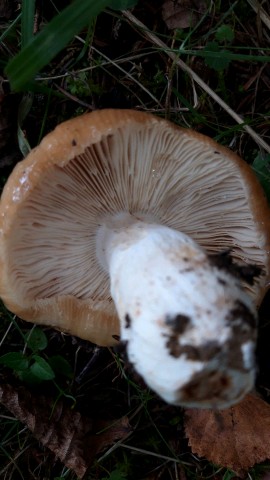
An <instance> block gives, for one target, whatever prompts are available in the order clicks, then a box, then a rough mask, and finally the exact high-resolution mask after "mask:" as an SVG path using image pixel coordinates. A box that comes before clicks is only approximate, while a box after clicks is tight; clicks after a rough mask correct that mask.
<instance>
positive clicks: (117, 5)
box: [108, 0, 138, 10]
mask: <svg viewBox="0 0 270 480" xmlns="http://www.w3.org/2000/svg"><path fill="white" fill-rule="evenodd" d="M137 3H138V0H111V1H110V3H109V4H108V7H110V8H112V9H113V10H127V9H128V8H132V7H135V5H137Z"/></svg>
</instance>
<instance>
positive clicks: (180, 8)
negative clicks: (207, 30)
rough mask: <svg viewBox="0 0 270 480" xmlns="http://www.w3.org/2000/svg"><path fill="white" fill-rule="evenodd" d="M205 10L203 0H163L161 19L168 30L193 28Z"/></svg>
mask: <svg viewBox="0 0 270 480" xmlns="http://www.w3.org/2000/svg"><path fill="white" fill-rule="evenodd" d="M206 8H207V6H206V2H205V1H204V0H176V1H175V0H165V2H164V3H163V6H162V18H163V20H164V22H165V23H166V25H167V27H168V28H169V29H170V30H173V29H174V28H189V27H194V26H195V25H196V23H197V22H198V21H199V19H200V17H201V16H202V15H203V13H205V12H206Z"/></svg>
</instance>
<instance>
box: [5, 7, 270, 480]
mask: <svg viewBox="0 0 270 480" xmlns="http://www.w3.org/2000/svg"><path fill="white" fill-rule="evenodd" d="M63 3H64V6H63ZM120 3H121V2H120V1H119V2H109V1H105V0H102V1H90V0H75V1H73V2H71V3H70V2H62V4H61V2H52V1H50V0H47V2H43V5H44V6H43V9H40V8H39V7H38V6H37V4H36V2H34V1H33V0H32V1H31V0H28V1H27V0H24V1H22V9H21V11H13V13H12V15H11V17H10V18H7V19H3V20H2V21H1V24H0V27H1V29H0V53H1V55H0V58H1V60H0V68H1V74H2V75H3V77H4V83H3V85H4V87H5V89H6V90H5V92H6V93H5V95H6V97H5V98H7V101H9V100H11V101H13V99H14V98H15V99H16V102H17V104H18V105H19V108H18V109H17V117H16V118H15V119H13V120H12V122H11V127H10V128H11V129H13V138H15V139H17V142H18V145H19V148H20V151H21V154H22V155H26V154H27V153H28V151H29V149H30V148H32V147H34V146H35V145H36V144H37V143H39V141H40V140H41V138H42V137H43V136H44V135H45V134H46V133H47V132H48V131H50V130H51V129H52V128H54V126H55V125H57V124H58V123H59V122H61V121H63V120H66V119H67V118H70V117H73V116H76V115H79V114H81V113H83V112H84V111H87V110H90V109H92V108H103V107H108V106H109V107H111V106H112V107H120V108H127V107H128V108H139V109H142V110H145V111H149V112H152V113H156V114H157V115H160V116H163V117H166V118H168V119H170V120H172V121H174V122H176V123H178V124H180V125H182V126H185V127H191V128H194V129H196V130H198V131H200V132H202V133H204V134H206V135H209V136H211V137H213V138H215V139H217V140H218V141H219V142H220V143H222V144H224V145H228V146H229V147H231V148H232V149H233V150H234V151H236V152H238V153H239V154H240V155H241V156H243V157H244V158H245V159H246V160H247V162H248V163H250V164H252V165H253V168H254V170H255V171H256V173H257V175H258V177H259V179H260V181H261V183H262V185H263V187H264V188H265V191H266V194H267V196H268V198H270V189H269V180H270V179H269V175H270V174H269V171H270V169H269V152H270V150H267V148H265V149H263V148H261V145H264V143H263V142H266V143H268V146H269V144H270V141H269V138H270V123H269V112H270V101H269V83H268V82H269V80H268V77H269V65H268V64H269V60H270V52H269V42H268V36H269V31H268V30H267V27H266V26H265V25H264V23H263V22H262V21H261V22H260V21H259V20H258V19H257V20H256V15H255V14H254V13H253V10H252V9H251V7H250V6H249V5H248V4H247V2H245V1H244V0H240V1H236V2H233V3H231V2H228V1H225V2H207V9H206V10H205V11H204V12H202V14H201V15H200V16H199V17H198V20H197V22H196V24H195V25H192V26H191V27H190V28H186V29H180V28H179V29H177V30H176V31H169V30H168V29H166V26H165V23H164V21H163V20H162V18H161V12H160V9H158V8H156V6H155V2H152V3H151V2H149V4H148V3H146V2H145V4H144V3H143V2H139V4H138V7H137V8H136V7H135V9H134V10H132V13H131V15H130V16H128V15H127V14H126V13H122V12H121V11H119V10H112V9H110V8H106V9H105V10H104V8H105V7H108V6H109V4H110V5H111V6H113V7H114V8H120V7H121V6H122V7H124V8H126V7H128V6H131V4H135V3H136V2H124V3H123V4H121V5H120ZM158 5H161V2H160V3H159V4H158ZM264 8H266V9H267V5H264ZM269 14H270V12H269V11H268V15H269ZM134 19H135V20H134ZM136 19H137V20H139V22H142V23H143V26H142V23H139V22H136ZM146 23H147V25H145V24H146ZM162 42H163V43H162ZM164 44H165V46H164ZM185 65H186V66H187V68H185ZM193 73H194V75H193ZM206 87H207V88H206ZM10 90H11V93H10ZM15 92H17V93H15ZM215 95H218V98H219V99H221V100H222V101H223V103H220V102H219V101H218V99H217V98H216V97H215ZM224 102H225V106H224ZM226 107H228V108H226ZM237 118H238V120H237ZM239 119H240V121H239ZM241 121H242V122H243V123H242V124H241ZM246 127H247V128H246ZM250 129H251V130H250ZM0 133H1V130H0ZM12 142H13V143H15V142H14V141H11V142H10V143H12ZM6 147H7V146H6ZM269 148H270V147H269ZM8 152H9V150H8ZM8 154H9V153H8ZM10 169H11V166H8V167H7V168H3V173H2V184H3V183H4V181H5V179H6V177H7V176H8V173H9V171H10ZM35 331H36V332H37V334H38V335H39V337H38V335H37V338H36V344H35V345H34V344H32V346H31V341H30V344H29V337H28V335H29V332H35ZM42 332H43V333H40V329H39V328H37V329H34V330H32V326H31V325H29V324H27V323H25V322H22V321H20V320H19V319H14V318H13V316H11V315H10V314H9V313H8V312H7V311H6V310H5V309H4V308H3V309H2V310H1V326H0V357H2V361H1V358H0V363H1V367H0V379H1V383H11V384H14V385H16V386H18V385H25V386H27V388H29V389H33V391H35V389H36V388H37V384H38V388H39V390H40V391H41V392H42V394H44V395H47V394H50V395H51V396H52V397H53V398H54V399H55V401H59V400H63V401H64V402H66V403H67V404H68V405H70V408H73V409H78V410H79V411H81V412H82V413H83V414H88V415H90V416H91V415H93V416H100V417H101V418H102V416H103V417H104V415H105V413H104V412H110V415H111V418H119V417H121V416H124V415H126V416H127V417H128V418H129V420H130V424H131V426H132V432H131V434H130V436H129V437H128V438H127V439H126V440H121V441H119V442H115V443H114V444H113V445H111V446H108V447H106V448H105V449H104V451H102V452H101V453H99V454H98V455H97V458H96V460H95V461H94V463H93V465H91V467H90V470H89V472H88V474H87V476H86V480H90V479H103V480H122V479H126V478H127V479H130V480H133V479H134V480H138V479H143V478H153V479H155V478H158V479H161V480H166V479H170V478H172V479H178V478H182V479H185V478H186V479H188V480H189V479H190V480H195V479H201V480H206V479H208V478H209V479H210V478H214V479H215V480H221V479H222V480H231V479H232V478H234V473H233V472H231V471H229V470H227V469H225V468H220V467H218V466H214V465H211V464H210V463H209V462H207V461H206V460H205V459H199V458H197V457H195V456H194V455H192V454H191V453H190V450H189V448H188V446H187V440H186V439H185V436H184V432H183V412H182V410H181V409H178V408H174V407H171V406H167V405H165V404H164V403H163V402H161V401H160V400H159V399H157V398H156V397H155V396H154V395H152V393H151V392H149V390H148V389H146V388H145V386H144V385H143V384H142V383H141V382H140V380H139V379H138V378H137V376H136V375H135V374H134V372H132V371H131V370H129V369H126V367H125V366H124V362H123V360H122V358H121V356H120V355H118V354H117V353H116V352H115V351H113V350H108V349H99V350H98V353H95V350H94V347H93V346H91V345H90V344H87V343H86V342H84V341H80V340H78V339H75V338H71V337H68V336H65V335H61V334H60V333H57V332H54V331H53V330H50V329H44V330H42ZM34 335H35V334H34ZM27 339H28V340H27ZM14 354H16V355H14ZM10 355H11V356H10ZM12 355H13V357H12ZM57 355H60V357H61V358H62V360H61V362H62V371H59V368H58V367H56V363H54V361H53V359H55V357H56V356H57ZM3 357H4V360H3ZM90 358H93V363H92V364H91V368H90V369H89V370H87V369H86V373H85V374H83V372H84V369H85V368H86V367H87V363H88V361H89V359H90ZM40 359H42V360H40ZM8 361H9V364H8ZM12 362H13V363H12ZM16 362H17V363H16ZM37 364H38V365H37ZM41 367H42V368H41ZM33 375H34V376H33ZM35 376H36V377H37V378H38V380H37V378H34V377H35ZM45 377H46V378H45ZM78 377H79V379H80V381H79V382H78V381H77V380H76V379H77V378H78ZM0 420H1V421H0V465H1V466H0V478H3V479H4V478H5V479H7V480H10V479H14V480H16V479H27V480H28V479H32V478H33V479H34V478H44V479H45V478H50V480H56V479H66V480H75V479H76V475H75V474H74V473H73V472H72V471H71V470H69V469H68V468H66V467H65V466H64V465H63V464H61V462H60V461H58V460H55V458H54V456H53V454H52V453H51V452H50V451H49V450H48V449H46V448H44V447H43V446H42V445H41V444H40V443H39V442H38V441H37V440H36V439H35V438H34V437H33V436H32V435H31V434H30V432H29V431H28V429H26V428H25V427H24V426H23V424H21V423H20V422H18V420H17V419H16V418H14V416H12V414H10V412H9V411H8V410H6V409H5V408H2V409H1V412H0ZM269 469H270V467H269V464H268V463H267V462H266V463H265V464H263V465H261V466H255V467H254V468H253V469H252V470H251V471H250V472H249V475H248V477H247V478H249V479H251V480H257V479H258V480H259V479H262V478H263V475H264V473H265V472H267V471H269Z"/></svg>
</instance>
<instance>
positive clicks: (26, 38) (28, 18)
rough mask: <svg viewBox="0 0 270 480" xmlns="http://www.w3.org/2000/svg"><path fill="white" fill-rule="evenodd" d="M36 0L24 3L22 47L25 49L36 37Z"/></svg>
mask: <svg viewBox="0 0 270 480" xmlns="http://www.w3.org/2000/svg"><path fill="white" fill-rule="evenodd" d="M35 3H36V2H35V0H23V1H22V25H21V30H22V46H23V47H25V46H26V45H27V44H28V43H29V42H30V41H31V39H32V37H33V35H34V21H35Z"/></svg>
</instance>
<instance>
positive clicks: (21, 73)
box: [5, 0, 109, 91]
mask: <svg viewBox="0 0 270 480" xmlns="http://www.w3.org/2000/svg"><path fill="white" fill-rule="evenodd" d="M108 4H109V0H98V1H97V0H75V1H74V2H72V3H71V4H70V5H69V6H68V7H66V8H65V9H64V10H63V11H62V12H61V13H60V14H59V15H57V16H56V17H54V18H53V19H52V21H51V22H50V23H49V24H48V25H47V26H46V27H44V29H43V30H42V31H41V32H40V33H38V34H37V35H36V36H35V37H34V38H32V40H30V42H29V43H28V44H27V45H26V46H25V47H24V48H23V49H22V50H21V52H20V53H18V54H17V55H16V56H15V57H14V58H13V59H12V60H10V62H9V63H8V65H7V67H6V70H5V72H6V74H7V76H8V78H9V81H10V84H11V89H12V90H16V91H18V90H22V89H24V88H26V86H27V84H28V83H29V82H30V81H31V80H32V79H33V78H34V76H35V75H36V74H37V72H39V71H40V70H41V69H42V68H43V67H44V66H45V65H47V64H48V63H49V62H50V61H51V60H52V59H53V58H54V57H55V56H56V55H57V54H58V53H59V52H60V51H61V50H62V49H63V48H64V47H65V46H66V45H67V44H68V42H69V41H70V40H71V39H72V38H73V37H74V36H75V35H76V34H77V33H79V32H80V31H81V30H82V28H83V27H84V26H86V25H87V23H88V22H89V21H90V19H91V18H93V17H94V16H96V15H97V14H98V13H99V12H100V11H101V10H103V9H104V7H105V6H106V5H108Z"/></svg>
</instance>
